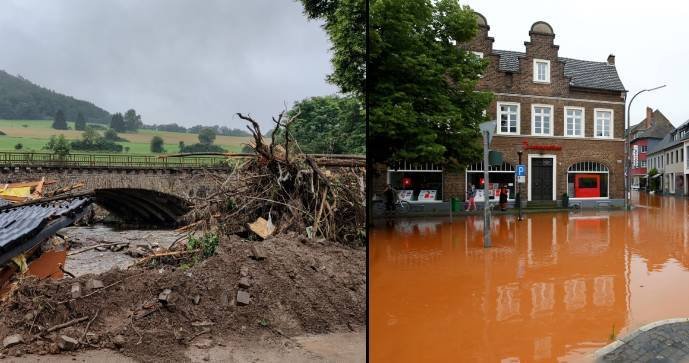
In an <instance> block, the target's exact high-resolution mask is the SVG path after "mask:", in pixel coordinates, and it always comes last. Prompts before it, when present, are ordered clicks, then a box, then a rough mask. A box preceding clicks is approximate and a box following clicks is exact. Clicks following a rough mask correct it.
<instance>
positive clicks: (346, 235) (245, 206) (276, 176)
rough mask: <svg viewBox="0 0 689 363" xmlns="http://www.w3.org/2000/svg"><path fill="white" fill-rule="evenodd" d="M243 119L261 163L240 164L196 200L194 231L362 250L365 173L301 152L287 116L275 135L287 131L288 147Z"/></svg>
mask: <svg viewBox="0 0 689 363" xmlns="http://www.w3.org/2000/svg"><path fill="white" fill-rule="evenodd" d="M238 115H239V117H240V118H242V119H244V120H246V121H248V122H249V124H250V125H249V126H247V127H248V129H249V131H251V133H252V135H253V140H252V143H251V145H250V146H251V147H252V148H253V149H254V150H255V152H256V157H254V158H251V159H248V160H245V161H243V162H241V163H239V164H238V165H237V166H236V167H235V168H234V171H233V172H232V173H231V175H230V176H229V177H227V178H226V179H224V180H216V182H217V183H218V185H219V191H218V192H216V193H214V194H213V195H210V196H207V197H204V198H196V199H194V201H193V202H194V204H195V205H194V208H193V210H192V211H191V212H190V213H189V214H188V215H187V218H186V219H187V221H188V222H189V223H190V227H189V228H190V229H195V230H214V229H219V230H221V231H222V233H223V234H226V235H230V234H240V235H245V234H247V233H249V231H251V232H252V233H251V234H256V235H258V236H259V237H260V238H265V237H267V236H269V235H271V234H274V233H275V234H280V233H285V232H288V231H292V232H296V233H298V234H300V235H304V236H307V237H308V238H310V239H315V238H319V237H321V238H325V239H327V240H331V241H337V242H339V243H344V244H347V245H350V246H361V245H363V243H364V240H365V206H364V200H365V180H364V179H365V178H364V177H363V172H362V171H363V167H361V166H344V165H346V164H345V163H340V164H338V165H343V166H338V167H336V168H330V169H327V170H324V169H321V168H320V167H319V166H318V164H317V163H316V161H315V160H314V159H313V158H312V157H310V156H308V155H305V154H303V153H300V152H299V147H298V143H297V142H296V141H295V140H292V139H291V138H290V137H289V122H290V121H291V120H286V121H283V115H282V114H280V116H278V118H277V119H274V121H275V123H276V129H278V128H281V127H282V128H284V129H285V130H286V132H285V135H286V137H285V141H284V145H279V144H276V143H275V140H274V139H273V140H272V142H267V141H266V140H264V138H263V135H262V134H261V130H260V127H259V125H258V123H257V122H256V121H255V120H254V119H252V118H251V117H250V116H245V115H242V114H238ZM273 135H275V132H274V133H273ZM273 137H274V136H273ZM340 161H346V160H340ZM352 165H354V164H352ZM357 168H362V169H361V170H355V169H357Z"/></svg>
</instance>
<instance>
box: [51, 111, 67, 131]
mask: <svg viewBox="0 0 689 363" xmlns="http://www.w3.org/2000/svg"><path fill="white" fill-rule="evenodd" d="M53 128H54V129H55V130H67V120H66V119H65V113H64V112H62V110H58V111H57V112H56V113H55V118H54V119H53Z"/></svg>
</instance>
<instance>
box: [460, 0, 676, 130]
mask: <svg viewBox="0 0 689 363" xmlns="http://www.w3.org/2000/svg"><path fill="white" fill-rule="evenodd" d="M460 3H461V4H463V5H469V6H471V8H472V9H474V10H475V11H478V12H479V13H481V14H483V15H484V16H485V17H486V19H487V20H488V25H490V35H491V36H493V37H494V38H495V43H493V46H494V47H495V48H497V49H506V50H515V51H524V41H527V40H529V29H530V27H531V25H532V24H533V23H534V22H536V21H538V20H543V21H546V22H548V23H549V24H550V25H551V26H552V27H553V29H554V30H555V44H558V45H559V46H560V56H564V57H570V58H577V59H585V60H592V61H601V62H603V61H605V60H606V59H607V57H608V54H610V53H612V54H615V58H616V59H615V63H616V65H617V71H618V73H619V74H620V78H621V79H622V83H623V84H624V86H625V88H627V90H629V94H630V96H629V97H630V98H631V95H633V94H634V93H636V92H638V91H639V90H641V89H645V88H653V87H655V86H658V85H662V84H667V87H665V88H663V89H660V90H658V91H654V92H651V93H643V94H641V95H639V96H638V97H637V98H636V100H634V103H633V104H632V110H631V113H630V115H631V123H632V124H635V123H638V122H639V121H641V120H642V119H643V118H644V117H645V114H644V113H645V109H646V106H647V105H648V106H650V107H653V108H654V109H656V108H657V109H660V110H661V111H662V112H663V114H664V115H665V116H667V117H668V118H669V119H670V121H672V123H673V124H675V126H677V125H679V124H680V123H682V122H684V121H686V120H687V119H689V103H688V102H687V97H688V96H689V67H688V66H687V61H688V60H689V43H687V41H686V40H687V39H689V22H688V21H687V19H689V3H687V2H682V1H670V0H656V1H652V2H648V1H622V0H605V1H603V0H579V1H576V2H571V1H570V2H564V1H546V0H520V1H500V0H461V1H460Z"/></svg>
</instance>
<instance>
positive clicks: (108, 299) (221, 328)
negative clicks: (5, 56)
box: [0, 233, 366, 361]
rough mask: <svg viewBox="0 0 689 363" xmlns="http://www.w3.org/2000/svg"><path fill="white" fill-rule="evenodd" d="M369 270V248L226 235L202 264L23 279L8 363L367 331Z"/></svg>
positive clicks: (2, 353)
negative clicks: (30, 356) (80, 352)
mask: <svg viewBox="0 0 689 363" xmlns="http://www.w3.org/2000/svg"><path fill="white" fill-rule="evenodd" d="M255 247H258V248H255ZM152 265H153V267H152V268H151V266H152ZM365 271H366V268H365V250H364V249H360V248H350V247H347V246H343V245H342V244H340V243H333V242H327V241H326V240H324V239H317V240H312V239H309V238H306V237H303V236H298V235H296V234H294V233H287V234H282V235H280V236H271V237H268V238H267V239H266V240H264V241H262V242H256V241H247V240H244V239H241V238H239V237H237V236H233V237H230V238H221V239H220V242H219V244H218V246H217V249H216V253H215V254H214V255H212V256H210V257H208V258H206V259H203V260H199V261H197V262H196V263H193V264H181V265H180V264H179V263H177V264H174V265H171V264H166V263H164V261H163V260H156V263H155V264H146V265H145V266H135V267H132V268H129V269H124V270H122V269H117V268H113V269H111V270H109V271H107V272H105V273H103V274H99V275H92V274H91V275H84V276H78V277H76V278H64V279H62V280H53V279H36V278H30V277H23V280H22V281H20V283H19V284H18V285H17V287H16V289H14V290H13V292H12V294H11V295H10V296H8V297H7V299H6V301H4V302H2V304H1V305H0V313H1V314H2V316H3V319H2V320H0V338H2V339H3V346H2V347H0V358H2V357H6V356H19V355H23V354H27V353H36V354H56V353H60V352H69V351H72V350H77V349H98V348H110V349H115V350H119V351H120V352H122V353H123V354H125V355H127V356H130V357H133V358H135V359H137V360H139V361H160V360H168V361H183V360H187V359H188V358H186V357H185V356H184V351H185V350H186V349H187V348H188V347H189V346H190V345H193V344H195V343H196V342H198V341H200V340H203V341H204V344H206V345H208V344H210V346H213V345H216V344H218V345H220V344H224V343H222V342H226V341H227V339H228V338H229V339H231V338H232V337H233V336H235V337H237V336H242V337H244V338H245V337H252V336H254V337H265V336H266V335H267V336H281V337H290V336H296V335H302V334H322V333H329V332H337V331H346V330H354V329H361V328H362V327H363V326H364V324H365V306H366V302H365V288H366V287H365V286H366V284H365V279H366V275H365Z"/></svg>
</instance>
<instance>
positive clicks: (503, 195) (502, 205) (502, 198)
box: [500, 184, 507, 211]
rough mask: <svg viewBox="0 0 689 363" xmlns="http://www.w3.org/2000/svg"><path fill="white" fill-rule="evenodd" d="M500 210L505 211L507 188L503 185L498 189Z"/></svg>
mask: <svg viewBox="0 0 689 363" xmlns="http://www.w3.org/2000/svg"><path fill="white" fill-rule="evenodd" d="M500 210H501V211H506V210H507V186H505V184H503V185H502V188H500Z"/></svg>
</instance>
